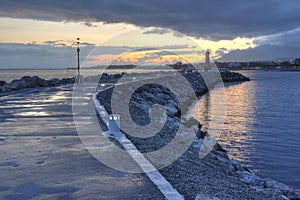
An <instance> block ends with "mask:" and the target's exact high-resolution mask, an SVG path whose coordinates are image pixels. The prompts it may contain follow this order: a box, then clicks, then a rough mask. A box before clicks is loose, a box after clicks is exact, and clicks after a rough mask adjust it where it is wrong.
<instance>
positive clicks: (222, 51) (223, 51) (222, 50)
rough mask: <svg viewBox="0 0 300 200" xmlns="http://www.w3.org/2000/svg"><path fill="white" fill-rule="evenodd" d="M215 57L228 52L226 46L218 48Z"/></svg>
mask: <svg viewBox="0 0 300 200" xmlns="http://www.w3.org/2000/svg"><path fill="white" fill-rule="evenodd" d="M215 53H216V55H217V57H221V56H224V55H225V54H227V53H228V50H227V49H226V48H220V49H218V50H217V51H216V52H215Z"/></svg>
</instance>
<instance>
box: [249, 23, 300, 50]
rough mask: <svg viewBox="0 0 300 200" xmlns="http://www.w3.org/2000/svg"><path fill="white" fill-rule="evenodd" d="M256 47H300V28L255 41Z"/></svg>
mask: <svg viewBox="0 0 300 200" xmlns="http://www.w3.org/2000/svg"><path fill="white" fill-rule="evenodd" d="M253 42H254V44H256V45H259V46H261V45H275V46H290V47H300V28H298V29H295V30H292V31H287V32H283V33H279V34H274V35H269V36H263V37H259V38H257V39H255V40H254V41H253ZM299 56H300V55H299Z"/></svg>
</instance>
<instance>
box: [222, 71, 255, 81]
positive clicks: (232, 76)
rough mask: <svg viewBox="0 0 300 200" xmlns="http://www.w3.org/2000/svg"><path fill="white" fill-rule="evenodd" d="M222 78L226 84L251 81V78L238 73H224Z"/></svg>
mask: <svg viewBox="0 0 300 200" xmlns="http://www.w3.org/2000/svg"><path fill="white" fill-rule="evenodd" d="M221 76H222V79H223V81H224V82H236V81H250V78H248V77H246V76H244V75H242V74H240V73H237V72H230V71H224V72H221Z"/></svg>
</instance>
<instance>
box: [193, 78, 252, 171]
mask: <svg viewBox="0 0 300 200" xmlns="http://www.w3.org/2000/svg"><path fill="white" fill-rule="evenodd" d="M246 84H247V83H240V84H232V83H231V84H226V85H225V86H226V89H225V100H224V101H225V102H226V103H225V105H226V117H225V123H224V125H223V128H222V130H220V131H221V133H222V134H221V136H220V138H219V142H220V143H221V145H222V146H223V147H224V148H225V149H227V150H228V151H229V154H230V156H231V157H233V158H234V159H237V160H239V161H242V162H243V163H244V164H246V165H247V166H248V167H249V166H251V162H250V160H249V159H248V158H249V156H248V155H249V154H253V153H254V152H255V147H254V146H253V145H252V144H253V143H252V141H253V140H254V139H253V134H251V128H252V126H251V125H252V124H253V123H254V121H255V118H254V103H253V102H254V101H255V91H256V85H255V84H252V85H251V86H250V87H251V88H249V85H246ZM215 93H218V89H214V90H212V91H210V94H207V95H204V96H203V97H201V99H200V100H199V101H198V103H197V104H195V105H194V107H193V108H192V113H191V115H192V116H193V117H195V118H196V119H197V120H199V121H200V123H201V124H202V125H203V127H202V130H203V131H207V130H208V129H209V125H211V124H212V123H210V122H211V120H212V119H211V112H212V106H211V101H212V100H214V101H215V99H213V98H214V96H215ZM221 101H223V100H221ZM211 128H212V127H211Z"/></svg>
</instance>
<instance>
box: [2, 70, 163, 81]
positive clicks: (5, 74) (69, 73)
mask: <svg viewBox="0 0 300 200" xmlns="http://www.w3.org/2000/svg"><path fill="white" fill-rule="evenodd" d="M124 71H128V70H126V69H109V70H106V71H105V72H106V73H109V74H117V73H122V72H124ZM149 71H161V70H160V69H157V70H156V69H151V70H147V69H144V70H143V69H139V70H134V69H132V70H131V71H130V72H131V73H145V72H149ZM103 72H104V71H103V70H101V69H89V70H86V69H84V70H82V71H81V73H82V74H83V75H84V76H93V75H98V74H101V73H103ZM76 74H77V70H73V69H70V70H3V69H0V80H2V81H6V82H10V81H12V80H14V79H20V78H22V77H23V76H39V77H41V78H43V79H52V78H59V79H61V78H70V77H74V76H75V75H76Z"/></svg>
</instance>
